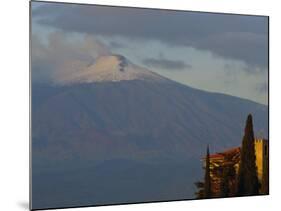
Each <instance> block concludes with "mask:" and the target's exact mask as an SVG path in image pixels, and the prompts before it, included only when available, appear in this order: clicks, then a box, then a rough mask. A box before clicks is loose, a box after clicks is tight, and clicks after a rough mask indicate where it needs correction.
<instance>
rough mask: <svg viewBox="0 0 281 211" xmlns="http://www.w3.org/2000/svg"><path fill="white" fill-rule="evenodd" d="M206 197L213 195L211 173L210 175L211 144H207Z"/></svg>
mask: <svg viewBox="0 0 281 211" xmlns="http://www.w3.org/2000/svg"><path fill="white" fill-rule="evenodd" d="M204 179H205V181H204V198H211V197H212V190H211V175H210V152H209V145H208V146H207V155H206V164H205V177H204Z"/></svg>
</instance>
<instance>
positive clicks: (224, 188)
mask: <svg viewBox="0 0 281 211" xmlns="http://www.w3.org/2000/svg"><path fill="white" fill-rule="evenodd" d="M229 168H230V167H228V166H225V167H224V168H223V170H222V181H221V184H220V197H228V196H229V192H230V190H229V173H230V169H229Z"/></svg>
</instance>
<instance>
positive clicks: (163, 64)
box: [142, 58, 192, 71]
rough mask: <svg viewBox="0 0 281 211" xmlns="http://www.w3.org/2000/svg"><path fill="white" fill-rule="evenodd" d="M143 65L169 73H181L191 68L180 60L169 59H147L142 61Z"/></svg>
mask: <svg viewBox="0 0 281 211" xmlns="http://www.w3.org/2000/svg"><path fill="white" fill-rule="evenodd" d="M142 62H143V64H144V65H146V66H149V67H154V68H160V69H165V70H170V71H182V70H186V69H190V68H192V66H191V65H190V64H186V63H184V62H183V61H180V60H169V59H163V58H160V59H154V58H147V59H144V60H143V61H142Z"/></svg>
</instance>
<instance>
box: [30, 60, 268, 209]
mask: <svg viewBox="0 0 281 211" xmlns="http://www.w3.org/2000/svg"><path fill="white" fill-rule="evenodd" d="M248 113H252V115H253V120H254V129H255V132H256V133H257V132H260V131H262V132H263V134H264V136H265V137H267V134H268V124H267V123H268V108H267V106H264V105H261V104H258V103H254V102H252V101H249V100H245V99H241V98H237V97H233V96H228V95H224V94H217V93H210V92H205V91H201V90H198V89H193V88H190V87H188V86H185V85H182V84H179V83H176V82H174V81H171V80H168V79H166V78H163V77H161V76H159V75H157V74H154V73H152V72H150V71H149V70H146V69H143V68H141V67H137V66H134V65H133V64H130V62H128V61H127V60H124V58H123V57H119V56H113V57H105V58H100V59H99V60H98V61H95V63H93V64H90V65H89V66H88V67H87V68H85V69H82V70H80V71H78V72H77V73H76V74H75V75H72V76H71V77H70V76H69V77H62V78H60V80H59V81H57V82H56V83H54V84H51V85H50V84H35V83H33V85H32V184H33V185H32V196H33V200H32V207H33V209H35V208H52V207H58V206H59V207H63V206H78V205H84V206H85V205H98V204H108V203H132V202H143V201H151V200H156V201H161V200H173V199H191V198H193V197H194V191H195V190H194V188H195V186H194V182H195V181H198V180H200V179H201V178H200V177H201V175H202V172H201V170H202V168H201V161H200V160H201V158H202V156H203V155H204V153H205V149H206V146H207V144H209V145H210V146H211V150H212V151H219V150H222V149H225V148H227V147H232V146H238V145H240V144H241V140H242V135H243V130H244V124H245V119H246V116H247V115H248ZM53 190H56V191H55V192H54V191H53ZM74 202H75V203H74Z"/></svg>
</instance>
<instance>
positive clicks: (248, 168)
mask: <svg viewBox="0 0 281 211" xmlns="http://www.w3.org/2000/svg"><path fill="white" fill-rule="evenodd" d="M254 144H255V143H254V131H253V121H252V115H251V114H249V115H248V118H247V121H246V127H245V132H244V137H243V141H242V148H241V159H240V167H239V174H238V182H237V195H238V196H250V195H257V194H258V193H259V182H258V177H257V167H256V155H255V145H254Z"/></svg>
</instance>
